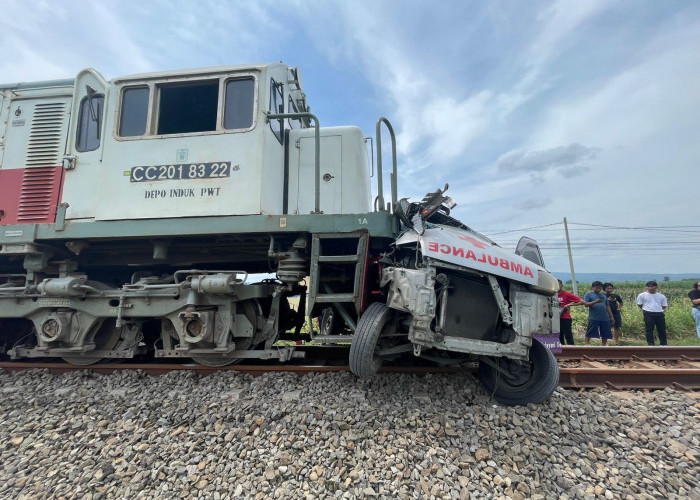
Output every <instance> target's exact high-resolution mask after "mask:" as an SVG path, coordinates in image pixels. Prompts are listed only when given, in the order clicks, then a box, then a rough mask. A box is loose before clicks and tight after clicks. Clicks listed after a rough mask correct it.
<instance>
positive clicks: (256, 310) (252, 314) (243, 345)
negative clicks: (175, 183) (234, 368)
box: [192, 300, 262, 368]
mask: <svg viewBox="0 0 700 500" xmlns="http://www.w3.org/2000/svg"><path fill="white" fill-rule="evenodd" d="M243 307H244V314H245V315H246V317H247V318H248V320H249V321H250V322H251V323H252V324H253V325H255V324H256V320H257V317H258V315H261V314H262V311H261V310H260V305H259V304H258V302H257V301H256V300H248V301H246V302H245V303H244V305H243ZM231 342H234V343H235V344H236V350H239V351H241V350H248V349H250V348H251V346H252V347H255V346H253V337H231ZM215 347H216V344H215V343H213V342H198V343H197V348H204V349H213V348H215ZM192 360H193V361H194V362H195V363H198V364H200V365H204V366H211V367H213V368H218V367H220V366H227V365H233V364H235V363H240V362H241V361H242V358H236V357H231V356H217V355H215V354H203V355H201V356H192Z"/></svg>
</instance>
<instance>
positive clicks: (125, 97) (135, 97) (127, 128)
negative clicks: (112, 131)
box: [119, 87, 150, 137]
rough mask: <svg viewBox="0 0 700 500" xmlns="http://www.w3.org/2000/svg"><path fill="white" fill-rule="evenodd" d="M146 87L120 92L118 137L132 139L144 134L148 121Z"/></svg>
mask: <svg viewBox="0 0 700 500" xmlns="http://www.w3.org/2000/svg"><path fill="white" fill-rule="evenodd" d="M149 94H150V89H149V88H148V87H130V88H126V89H124V92H122V109H121V121H120V123H119V135H120V136H122V137H134V136H139V135H144V134H145V133H146V120H147V119H148V98H149Z"/></svg>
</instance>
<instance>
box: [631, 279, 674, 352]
mask: <svg viewBox="0 0 700 500" xmlns="http://www.w3.org/2000/svg"><path fill="white" fill-rule="evenodd" d="M657 286H658V285H657V283H656V281H647V291H646V292H642V293H640V294H639V295H637V305H638V306H639V308H640V309H641V310H642V314H644V329H645V330H646V335H647V344H649V345H654V327H656V333H657V334H658V335H659V344H661V345H668V344H667V343H666V316H665V315H664V312H665V311H666V309H667V308H668V300H666V296H665V295H664V294H662V293H658V292H657V291H656V287H657Z"/></svg>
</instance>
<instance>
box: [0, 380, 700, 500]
mask: <svg viewBox="0 0 700 500" xmlns="http://www.w3.org/2000/svg"><path fill="white" fill-rule="evenodd" d="M0 401H1V403H0V423H1V424H2V425H1V426H0V451H1V453H2V463H1V465H0V498H23V499H37V498H62V497H63V498H86V499H92V500H97V499H100V498H102V499H105V498H129V499H131V498H163V499H170V498H207V499H209V498H214V499H220V498H221V499H223V498H246V499H247V498H254V499H265V498H273V499H277V498H279V499H289V498H313V499H320V498H436V499H437V498H440V499H443V498H444V499H454V498H461V499H465V498H470V499H471V498H514V499H525V498H533V499H543V500H544V499H547V500H548V499H551V498H585V499H589V498H590V499H595V498H606V499H612V498H625V499H634V500H638V499H645V498H671V499H673V498H679V499H686V498H695V499H700V462H699V460H700V399H699V398H698V396H697V393H695V394H688V393H683V392H677V391H674V390H670V389H669V390H664V391H656V392H610V391H607V390H593V391H586V392H580V393H579V392H575V391H564V390H562V389H557V391H556V392H555V393H554V395H553V396H552V398H551V399H550V400H549V401H548V402H547V403H545V404H542V405H539V406H534V405H530V406H527V407H506V406H502V405H499V404H496V403H495V401H494V400H493V399H491V398H490V396H489V395H488V394H486V392H485V391H484V389H483V388H482V386H481V385H480V384H479V383H478V382H477V381H476V380H475V379H474V378H473V377H472V376H471V375H470V374H463V375H454V374H449V375H428V376H424V377H417V376H413V375H402V374H382V375H380V376H378V377H376V379H375V380H373V381H372V382H371V383H370V384H363V383H362V382H359V381H357V380H356V379H355V377H354V376H353V375H351V374H349V373H328V374H313V375H306V376H303V377H297V376H296V375H294V374H287V373H284V374H279V373H269V374H265V375H263V376H260V377H252V376H250V375H242V374H239V373H235V372H217V373H215V374H214V375H210V376H207V377H201V376H199V375H197V374H194V373H193V372H186V371H179V372H171V373H169V374H167V375H164V376H161V377H151V376H147V375H145V374H143V373H141V372H138V371H132V372H116V373H114V374H112V375H97V374H93V373H90V372H87V371H83V372H73V373H69V374H63V375H52V374H50V373H48V372H45V371H40V370H32V371H25V372H19V373H5V372H0Z"/></svg>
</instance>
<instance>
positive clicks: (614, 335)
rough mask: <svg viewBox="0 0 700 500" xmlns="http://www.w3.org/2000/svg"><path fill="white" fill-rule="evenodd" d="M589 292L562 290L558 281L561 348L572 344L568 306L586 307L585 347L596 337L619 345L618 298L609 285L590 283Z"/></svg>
mask: <svg viewBox="0 0 700 500" xmlns="http://www.w3.org/2000/svg"><path fill="white" fill-rule="evenodd" d="M591 288H592V289H591V291H590V292H588V293H586V295H584V296H583V299H582V298H581V297H579V296H578V295H574V294H573V293H571V292H569V291H566V290H564V284H563V283H562V281H561V280H559V294H558V298H559V307H560V308H561V311H560V317H559V321H560V325H561V333H560V334H559V342H561V344H562V345H566V344H569V345H574V335H573V331H572V328H571V322H572V319H571V311H570V308H571V307H572V306H584V307H587V308H588V327H587V329H586V344H590V342H591V339H592V338H596V339H597V338H599V339H601V342H602V344H603V345H608V340H610V339H613V342H614V343H615V345H620V333H621V332H622V307H623V305H624V303H623V301H622V297H620V296H619V295H617V294H616V293H615V286H614V285H613V284H612V283H601V282H600V281H594V282H593V283H592V284H591ZM664 340H665V337H664Z"/></svg>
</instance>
